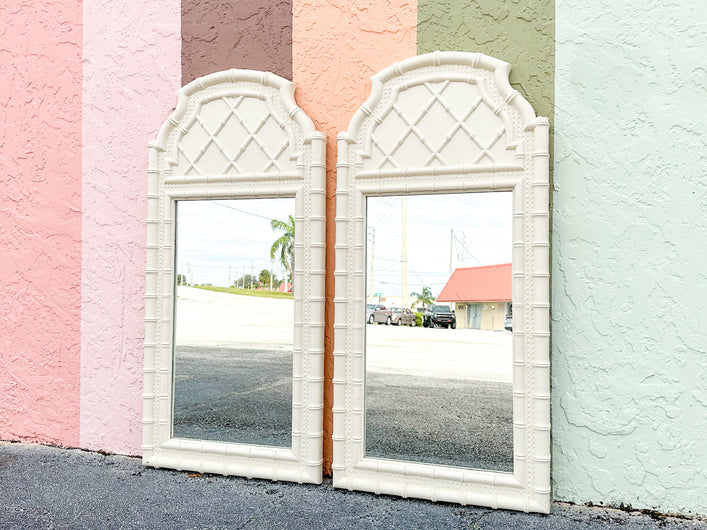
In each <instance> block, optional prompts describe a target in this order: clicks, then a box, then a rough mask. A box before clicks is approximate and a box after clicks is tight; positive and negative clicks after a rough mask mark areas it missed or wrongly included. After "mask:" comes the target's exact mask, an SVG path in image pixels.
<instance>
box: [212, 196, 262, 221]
mask: <svg viewBox="0 0 707 530" xmlns="http://www.w3.org/2000/svg"><path fill="white" fill-rule="evenodd" d="M213 204H216V205H218V206H223V207H224V208H228V209H229V210H235V211H237V212H241V213H244V214H246V215H252V216H253V217H260V218H261V219H265V220H266V221H272V219H271V218H270V217H265V216H264V215H258V214H257V213H253V212H246V211H245V210H240V209H239V208H234V207H233V206H229V205H227V204H223V203H221V202H217V201H214V202H213Z"/></svg>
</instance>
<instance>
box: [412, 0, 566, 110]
mask: <svg viewBox="0 0 707 530" xmlns="http://www.w3.org/2000/svg"><path fill="white" fill-rule="evenodd" d="M554 9H555V1H554V0H536V1H533V2H519V1H518V0H516V1H511V0H478V1H474V2H469V1H468V0H418V3H417V53H419V54H422V53H428V52H433V51H435V50H460V51H469V52H483V53H485V54H486V55H491V56H492V57H496V58H498V59H501V60H503V61H506V62H508V63H511V65H512V66H513V68H512V70H511V77H510V79H511V84H512V85H513V87H514V88H515V89H516V90H519V91H520V92H521V93H522V94H523V95H524V96H525V97H526V99H528V101H530V103H531V104H532V105H533V107H534V108H535V112H536V114H538V115H540V116H547V117H549V118H552V112H553V111H552V108H553V101H554V85H555V56H554V44H555V29H554Z"/></svg>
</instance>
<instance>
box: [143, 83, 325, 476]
mask: <svg viewBox="0 0 707 530" xmlns="http://www.w3.org/2000/svg"><path fill="white" fill-rule="evenodd" d="M293 94H294V85H293V84H292V83H291V82H289V81H286V80H284V79H282V78H280V77H277V76H275V75H274V74H268V73H264V72H255V71H249V70H229V71H226V72H218V73H216V74H211V75H209V76H206V77H203V78H200V79H197V80H195V81H193V82H192V83H190V84H188V85H187V86H185V87H184V88H182V89H181V90H180V92H179V100H178V103H177V108H176V110H175V111H174V112H173V113H172V115H171V116H170V117H169V119H168V120H167V122H166V123H165V124H164V126H163V127H162V129H161V131H160V135H159V137H158V139H157V141H156V142H153V143H152V144H151V145H150V168H149V180H148V220H147V257H148V260H147V285H146V301H145V303H146V319H145V368H144V374H145V375H144V414H143V425H144V429H143V440H144V441H143V462H144V463H145V464H146V465H150V466H155V467H167V468H175V469H188V470H194V471H198V472H211V473H220V474H232V475H243V476H247V477H258V478H268V479H273V480H290V481H296V482H315V483H317V482H321V478H322V410H323V372H324V370H323V357H324V335H323V332H324V236H325V228H324V223H325V218H324V200H325V187H324V148H325V139H324V135H322V134H321V133H318V132H316V131H315V130H314V126H313V124H312V122H311V120H309V118H307V117H306V116H305V115H304V112H303V111H302V110H301V109H299V108H298V107H297V106H296V104H295V102H294V98H293ZM283 238H284V239H283Z"/></svg>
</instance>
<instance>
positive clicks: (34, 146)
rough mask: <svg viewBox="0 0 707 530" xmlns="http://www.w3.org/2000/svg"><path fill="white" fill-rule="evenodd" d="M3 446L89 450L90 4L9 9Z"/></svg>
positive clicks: (0, 395) (3, 104) (0, 153)
mask: <svg viewBox="0 0 707 530" xmlns="http://www.w3.org/2000/svg"><path fill="white" fill-rule="evenodd" d="M2 13H3V15H7V17H5V16H3V17H2V24H0V43H2V44H1V45H0V120H1V121H2V122H3V124H2V127H1V128H0V292H1V293H2V303H0V374H1V375H0V439H10V440H28V441H38V442H43V443H51V444H58V445H69V446H75V445H78V442H79V356H80V307H81V292H80V287H81V285H80V278H81V241H80V238H81V2H79V1H78V0H73V1H72V0H56V1H51V0H32V1H25V2H23V3H22V6H21V7H19V6H18V7H16V8H14V9H13V8H11V7H8V6H7V5H5V6H2Z"/></svg>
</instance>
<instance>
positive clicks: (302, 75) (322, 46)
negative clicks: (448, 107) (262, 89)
mask: <svg viewBox="0 0 707 530" xmlns="http://www.w3.org/2000/svg"><path fill="white" fill-rule="evenodd" d="M292 15H293V21H292V80H293V81H294V82H295V83H297V93H296V94H295V97H296V99H297V103H298V105H299V106H300V107H302V108H303V109H304V110H305V112H306V113H307V114H308V115H309V117H310V118H312V120H313V121H314V123H315V125H316V126H317V129H319V130H320V131H324V132H326V135H327V154H326V156H327V238H326V241H327V250H326V264H327V266H326V269H327V277H326V292H327V294H326V329H325V332H324V343H325V344H324V345H325V354H326V356H325V365H324V371H325V380H326V381H327V382H326V384H325V389H324V433H325V434H324V437H325V439H324V471H325V472H326V473H328V472H330V471H331V458H332V453H331V426H332V413H331V406H332V400H333V386H332V378H333V375H334V358H333V349H334V333H333V331H334V328H333V326H334V319H333V315H334V272H333V271H334V235H335V232H334V217H335V211H336V202H335V191H336V135H337V133H339V132H342V131H345V130H346V128H347V127H348V123H349V120H350V119H351V117H352V116H353V114H354V112H356V109H357V108H358V107H359V106H360V105H361V104H362V103H363V102H364V101H365V100H366V98H367V96H368V92H369V90H370V82H369V81H368V79H369V78H370V77H371V76H372V75H373V74H375V73H376V72H378V71H379V70H382V69H383V68H385V67H386V66H389V65H390V64H392V63H394V62H396V61H399V60H401V59H405V58H407V57H411V56H413V55H415V52H416V48H417V1H416V0H387V1H386V2H373V1H372V0H293V2H292Z"/></svg>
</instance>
